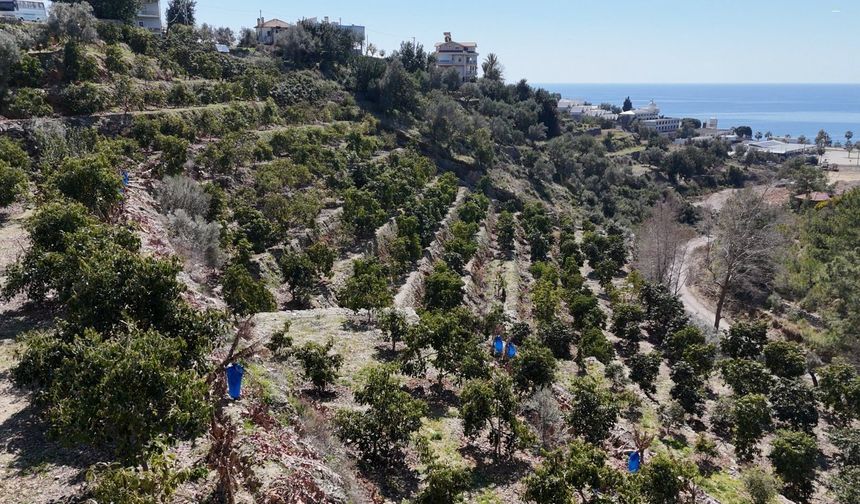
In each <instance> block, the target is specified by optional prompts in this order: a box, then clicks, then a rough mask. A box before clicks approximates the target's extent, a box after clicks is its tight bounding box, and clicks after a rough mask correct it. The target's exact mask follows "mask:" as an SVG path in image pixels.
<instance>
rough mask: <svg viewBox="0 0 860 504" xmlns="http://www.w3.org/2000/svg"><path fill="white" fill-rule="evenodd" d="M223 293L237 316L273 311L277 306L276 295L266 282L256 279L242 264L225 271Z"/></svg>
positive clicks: (222, 283) (222, 284) (222, 279)
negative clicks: (270, 290)
mask: <svg viewBox="0 0 860 504" xmlns="http://www.w3.org/2000/svg"><path fill="white" fill-rule="evenodd" d="M221 288H222V295H223V296H224V301H225V302H226V303H227V306H229V307H230V310H231V311H232V312H233V314H234V315H235V316H237V317H249V316H251V315H253V314H255V313H261V312H271V311H274V310H275V309H276V308H277V303H276V302H275V296H273V295H272V293H271V292H269V289H267V288H266V286H265V284H264V283H263V282H261V281H257V280H254V277H252V276H251V273H249V272H248V270H247V269H246V268H245V266H243V265H241V264H234V265H232V266H230V267H228V268H227V269H226V270H225V271H224V276H223V277H222V278H221Z"/></svg>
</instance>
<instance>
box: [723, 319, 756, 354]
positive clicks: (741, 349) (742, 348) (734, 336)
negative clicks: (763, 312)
mask: <svg viewBox="0 0 860 504" xmlns="http://www.w3.org/2000/svg"><path fill="white" fill-rule="evenodd" d="M765 344H767V322H765V321H763V320H760V321H757V322H748V321H740V322H738V323H736V324H734V325H733V326H732V327H731V328H730V329H729V332H728V333H726V335H725V336H723V339H722V341H721V342H720V350H722V351H723V353H724V354H726V355H728V356H729V357H731V358H733V359H755V358H757V357H758V356H759V355H761V352H762V349H763V348H764V346H765Z"/></svg>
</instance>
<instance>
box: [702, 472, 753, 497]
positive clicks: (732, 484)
mask: <svg viewBox="0 0 860 504" xmlns="http://www.w3.org/2000/svg"><path fill="white" fill-rule="evenodd" d="M702 488H704V489H705V491H706V492H708V494H709V495H711V496H712V497H714V498H715V499H717V500H718V501H720V502H721V503H722V504H746V503H747V502H749V499H748V498H747V496H746V492H745V491H744V484H743V482H742V481H741V480H739V479H737V478H734V477H732V476H731V475H730V474H728V473H726V472H716V473H714V474H712V475H711V476H710V477H708V478H705V479H704V480H702Z"/></svg>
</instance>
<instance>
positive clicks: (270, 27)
mask: <svg viewBox="0 0 860 504" xmlns="http://www.w3.org/2000/svg"><path fill="white" fill-rule="evenodd" d="M289 28H290V23H287V22H286V21H281V20H280V19H270V20H268V21H266V20H265V18H262V17H261V18H257V26H256V30H257V43H258V44H263V45H274V43H275V41H276V40H278V36H279V35H280V34H281V33H284V32H286V31H287V30H288V29H289Z"/></svg>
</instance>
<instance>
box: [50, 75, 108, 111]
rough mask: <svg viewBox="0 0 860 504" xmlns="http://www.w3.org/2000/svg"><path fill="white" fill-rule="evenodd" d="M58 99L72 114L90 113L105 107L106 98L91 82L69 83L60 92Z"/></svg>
mask: <svg viewBox="0 0 860 504" xmlns="http://www.w3.org/2000/svg"><path fill="white" fill-rule="evenodd" d="M60 99H61V100H62V103H63V107H64V108H65V110H66V111H67V112H69V113H70V114H73V115H91V114H95V113H96V112H101V111H103V110H105V108H106V107H107V98H106V97H105V95H104V93H103V92H102V90H101V89H100V88H99V87H98V86H96V85H95V84H93V83H92V82H84V83H82V84H69V85H68V86H66V87H65V88H64V89H63V90H62V91H61V92H60Z"/></svg>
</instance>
